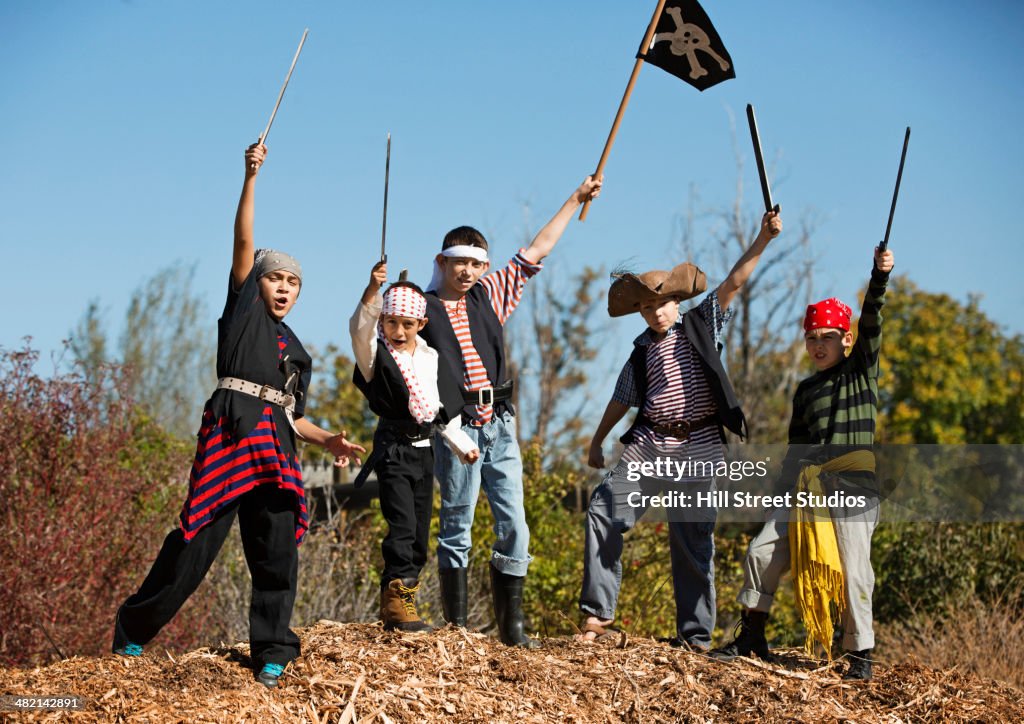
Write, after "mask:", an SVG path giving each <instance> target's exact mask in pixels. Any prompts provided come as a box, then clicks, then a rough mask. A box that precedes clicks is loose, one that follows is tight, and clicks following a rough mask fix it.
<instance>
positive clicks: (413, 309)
mask: <svg viewBox="0 0 1024 724" xmlns="http://www.w3.org/2000/svg"><path fill="white" fill-rule="evenodd" d="M386 280H387V264H385V263H384V262H380V263H378V264H376V265H375V266H374V267H373V271H372V272H371V274H370V282H369V283H368V284H367V286H366V289H365V291H363V296H362V299H361V300H360V302H359V306H358V307H357V308H356V311H355V313H354V314H353V315H352V319H351V320H350V321H349V332H350V333H351V335H352V351H353V354H354V355H355V358H356V369H355V371H354V373H353V381H354V382H355V384H356V387H358V388H359V389H360V391H362V393H363V394H364V395H365V396H366V399H367V400H368V401H369V403H370V409H371V410H373V412H374V414H376V415H379V416H380V423H379V424H378V425H377V431H376V432H375V433H374V435H373V452H372V453H371V454H370V457H369V459H367V461H366V464H365V465H364V466H363V469H362V471H361V472H360V473H359V476H358V477H357V478H356V481H355V484H356V485H357V486H359V485H362V483H363V481H364V480H365V479H366V477H367V476H368V475H369V472H370V470H374V471H375V472H376V473H377V482H378V485H379V491H380V493H379V494H380V509H381V512H382V513H383V514H384V518H385V520H387V522H388V534H387V536H386V537H385V538H384V541H383V543H382V544H381V553H382V554H383V556H384V570H383V572H382V573H381V579H380V586H381V596H380V614H381V619H382V620H383V622H384V628H385V630H399V631H412V632H418V631H429V630H430V628H431V627H430V626H429V625H428V624H427V623H425V622H424V621H423V620H421V619H420V617H419V615H418V614H417V613H416V592H417V591H418V590H419V580H418V579H419V577H420V571H421V570H422V569H423V564H424V563H426V561H427V547H428V544H429V540H430V514H431V511H432V509H433V502H434V455H433V451H432V450H431V447H430V439H431V436H432V435H433V432H434V429H435V427H436V428H438V432H439V434H440V436H441V437H442V438H443V439H444V440H445V442H446V443H447V444H448V445H449V446H450V447H451V449H452V451H453V452H454V453H455V455H456V456H458V458H459V459H460V460H463V461H464V462H467V463H473V462H475V461H476V460H477V458H479V456H480V451H479V450H478V449H477V448H476V445H475V444H474V443H473V441H472V440H470V439H469V437H468V436H467V435H466V433H464V432H463V431H462V428H461V426H462V404H463V403H462V391H461V389H460V386H459V383H458V381H457V380H456V379H455V378H454V376H452V374H451V372H450V370H449V369H448V367H447V366H445V365H443V364H442V365H439V364H438V358H437V352H436V351H435V350H433V349H431V348H430V347H429V346H428V345H427V343H426V342H424V341H423V339H422V338H421V337H420V336H419V334H418V333H419V332H421V331H422V330H423V328H424V327H425V326H426V324H427V321H428V320H427V316H426V312H427V300H426V299H425V298H424V296H423V292H421V291H420V289H419V287H417V286H416V285H415V284H411V283H409V282H406V281H404V280H400V281H398V282H396V283H395V284H392V285H391V286H390V287H388V289H387V291H386V292H385V293H384V295H383V297H382V296H381V294H380V288H381V286H383V284H384V282H385V281H386Z"/></svg>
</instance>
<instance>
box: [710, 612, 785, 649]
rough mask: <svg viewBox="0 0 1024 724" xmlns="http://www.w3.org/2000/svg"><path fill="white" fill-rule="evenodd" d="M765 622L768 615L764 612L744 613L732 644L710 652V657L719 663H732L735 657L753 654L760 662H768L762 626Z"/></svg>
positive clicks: (766, 641) (766, 643)
mask: <svg viewBox="0 0 1024 724" xmlns="http://www.w3.org/2000/svg"><path fill="white" fill-rule="evenodd" d="M767 622H768V614H767V613H765V612H764V611H744V612H743V615H742V617H741V618H740V622H739V624H738V625H737V629H738V632H737V634H736V638H734V639H733V640H732V643H729V644H726V645H725V646H723V647H722V648H720V649H715V650H714V651H712V652H711V656H712V657H713V658H716V659H719V660H720V661H732V660H733V659H735V658H736V657H737V656H750V655H751V654H754V655H755V656H757V658H759V659H761V660H762V661H768V660H770V659H771V654H770V653H769V652H768V639H766V638H765V635H764V626H765V624H766V623H767Z"/></svg>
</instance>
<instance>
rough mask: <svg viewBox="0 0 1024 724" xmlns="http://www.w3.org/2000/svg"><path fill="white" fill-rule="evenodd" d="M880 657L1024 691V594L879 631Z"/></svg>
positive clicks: (1018, 592)
mask: <svg viewBox="0 0 1024 724" xmlns="http://www.w3.org/2000/svg"><path fill="white" fill-rule="evenodd" d="M878 646H879V649H880V650H881V651H880V653H881V654H882V656H888V658H891V659H894V660H899V659H907V658H914V659H917V660H918V661H920V662H921V663H923V664H925V665H926V666H930V667H933V668H939V669H948V668H953V667H956V668H958V669H961V670H963V671H966V672H970V673H973V674H977V675H978V676H982V677H986V678H991V679H998V680H999V681H1004V682H1006V683H1008V684H1012V685H1013V686H1016V687H1018V688H1021V689H1024V590H1022V589H1021V588H1019V587H1018V588H1015V589H1013V590H1012V591H1011V592H1009V593H1006V594H1004V595H1003V596H1000V597H998V598H997V599H996V600H994V601H991V602H984V601H981V600H975V601H974V602H973V605H964V606H955V607H954V606H952V605H951V606H949V607H948V608H947V609H946V610H945V611H943V612H942V613H938V614H936V613H927V614H921V615H918V616H916V617H914V618H912V619H910V620H908V621H907V622H905V623H903V622H895V623H890V624H886V625H882V626H879V627H878Z"/></svg>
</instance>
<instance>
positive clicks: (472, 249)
mask: <svg viewBox="0 0 1024 724" xmlns="http://www.w3.org/2000/svg"><path fill="white" fill-rule="evenodd" d="M441 256H443V257H448V258H454V259H473V260H474V261H482V262H485V263H486V262H488V261H490V260H489V259H488V258H487V250H486V249H481V248H480V247H479V246H470V245H469V244H459V245H457V246H449V247H448V248H447V249H442V250H441ZM443 279H444V274H443V272H442V271H441V265H440V264H438V263H437V259H434V275H433V276H432V277H430V284H428V285H427V291H428V292H436V291H437V289H438V287H440V286H441V281H442V280H443Z"/></svg>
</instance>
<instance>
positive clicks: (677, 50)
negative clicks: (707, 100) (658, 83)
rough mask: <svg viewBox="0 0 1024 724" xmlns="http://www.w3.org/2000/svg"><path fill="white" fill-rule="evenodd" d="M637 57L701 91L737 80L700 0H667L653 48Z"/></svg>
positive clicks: (644, 50) (657, 27) (652, 40)
mask: <svg viewBox="0 0 1024 724" xmlns="http://www.w3.org/2000/svg"><path fill="white" fill-rule="evenodd" d="M636 57H637V58H640V59H641V60H643V61H645V62H647V63H650V64H652V65H656V66H658V67H659V68H661V69H662V70H665V71H667V72H669V73H671V74H672V75H674V76H676V77H677V78H682V79H683V80H684V81H686V82H687V83H689V84H690V85H692V86H693V87H695V88H696V89H697V90H701V91H702V90H704V89H706V88H710V87H711V86H713V85H716V84H718V83H721V82H722V81H723V80H728V79H729V78H735V77H736V71H735V70H734V69H733V67H732V58H730V57H729V51H728V50H726V49H725V45H723V44H722V39H721V38H720V37H718V31H717V30H715V26H714V25H712V24H711V20H709V19H708V15H707V13H705V12H704V8H702V7H701V6H700V4H699V3H697V0H666V2H665V9H664V11H663V12H662V13H661V17H660V18H658V24H657V26H656V27H655V31H654V37H653V38H652V39H651V44H650V47H649V48H640V52H638V53H637V55H636Z"/></svg>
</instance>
